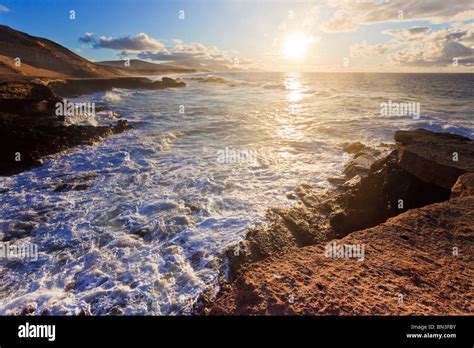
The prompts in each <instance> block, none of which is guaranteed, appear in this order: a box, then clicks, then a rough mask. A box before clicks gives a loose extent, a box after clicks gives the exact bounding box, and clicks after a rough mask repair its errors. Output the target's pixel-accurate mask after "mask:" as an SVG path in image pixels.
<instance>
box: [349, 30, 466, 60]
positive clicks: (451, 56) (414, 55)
mask: <svg viewBox="0 0 474 348" xmlns="http://www.w3.org/2000/svg"><path fill="white" fill-rule="evenodd" d="M383 33H384V34H386V35H390V36H392V37H393V39H392V40H391V41H389V42H388V43H383V44H375V45H370V44H368V43H367V42H366V41H362V42H360V43H356V44H354V45H352V46H351V47H350V51H351V56H352V57H374V56H387V59H388V62H389V63H391V64H396V65H405V66H419V67H442V66H448V65H451V64H452V63H453V61H454V60H455V59H457V60H458V63H459V65H469V64H472V63H473V62H474V24H471V25H465V26H461V27H458V28H447V29H440V30H437V31H430V29H429V28H426V27H418V28H410V29H397V30H386V31H384V32H383Z"/></svg>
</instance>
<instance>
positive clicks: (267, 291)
mask: <svg viewBox="0 0 474 348" xmlns="http://www.w3.org/2000/svg"><path fill="white" fill-rule="evenodd" d="M395 141H396V146H395V148H394V149H390V147H386V146H382V147H381V148H378V149H370V148H368V147H366V146H364V145H363V144H360V143H359V144H357V143H356V144H348V145H347V147H346V148H345V150H346V151H347V152H350V153H352V154H353V159H352V160H351V161H350V162H349V163H348V164H347V165H346V168H345V170H344V176H341V177H340V178H330V179H329V180H330V181H331V182H333V183H334V184H335V188H334V189H331V190H328V191H327V192H325V193H323V194H320V193H317V192H316V191H315V190H313V189H312V188H311V187H310V186H307V185H302V186H301V187H299V188H298V189H297V190H296V194H295V198H296V199H297V200H298V203H297V204H295V205H294V206H292V207H290V208H275V209H270V210H269V212H268V223H266V224H265V225H262V226H258V227H256V228H253V229H251V230H250V231H249V232H248V234H247V236H246V238H245V240H244V241H242V242H240V243H239V244H238V245H236V246H235V247H232V248H229V249H228V250H227V251H226V253H225V258H226V260H227V262H228V264H229V279H228V281H227V282H224V283H223V284H221V289H220V292H219V293H218V294H217V296H216V297H215V298H214V299H210V298H208V297H206V296H203V298H202V299H200V300H199V301H198V303H197V305H196V313H204V314H211V315H242V314H245V315H247V314H251V315H253V314H256V315H279V314H280V315H281V314H310V315H314V314H316V315H341V314H342V315H374V314H385V315H390V314H391V315H398V314H412V315H422V314H435V315H441V314H472V312H473V308H472V291H471V294H470V293H469V291H468V289H469V288H470V286H471V285H472V284H471V279H472V275H473V274H472V269H473V267H472V266H473V260H472V258H470V256H469V255H472V252H473V250H474V234H473V233H474V213H473V212H474V210H473V207H474V197H473V195H472V194H473V190H474V179H473V178H474V174H472V173H474V141H472V140H470V139H467V138H464V137H460V136H457V135H452V134H445V133H433V132H429V131H426V130H421V129H418V130H413V131H398V132H396V133H395ZM334 241H336V242H337V243H339V244H342V245H359V246H363V247H365V251H366V253H365V257H364V259H363V261H361V262H359V261H357V260H354V259H344V258H342V259H340V258H335V259H334V258H330V257H327V255H325V250H326V248H327V247H328V245H330V242H334ZM455 248H457V249H455ZM454 254H456V255H454ZM439 282H441V284H439ZM450 289H451V290H450ZM453 289H455V291H453ZM447 291H450V294H449V293H445V292H447ZM454 294H457V297H456V298H454ZM404 298H406V301H404Z"/></svg>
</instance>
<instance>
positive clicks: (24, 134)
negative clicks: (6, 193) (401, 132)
mask: <svg viewBox="0 0 474 348" xmlns="http://www.w3.org/2000/svg"><path fill="white" fill-rule="evenodd" d="M58 100H60V99H59V98H58V97H56V96H55V94H54V93H53V92H52V91H51V90H50V89H49V88H48V87H46V86H44V85H42V84H39V83H36V82H31V81H25V82H11V81H4V82H0V147H1V148H2V152H1V154H0V175H12V174H16V173H19V172H21V171H23V170H26V169H28V168H32V167H36V166H41V165H42V164H43V160H42V157H43V156H47V155H51V154H54V153H57V152H60V151H64V150H66V149H68V148H71V147H73V146H77V145H90V144H93V143H94V142H97V141H100V140H102V139H103V138H104V137H107V136H110V135H112V134H117V133H120V132H123V131H125V130H127V129H129V128H130V126H129V125H128V124H127V122H126V121H125V120H120V121H119V122H117V124H116V125H115V126H99V127H94V126H90V125H69V126H67V125H65V124H64V123H63V122H62V121H61V120H60V118H58V117H57V116H56V115H55V103H56V102H57V101H58Z"/></svg>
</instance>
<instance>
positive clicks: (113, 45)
mask: <svg viewBox="0 0 474 348" xmlns="http://www.w3.org/2000/svg"><path fill="white" fill-rule="evenodd" d="M94 48H109V49H113V50H126V51H135V52H139V51H144V50H162V49H165V45H164V44H163V43H162V42H160V41H159V40H156V39H153V38H152V37H150V36H148V35H147V34H145V33H139V34H137V35H136V36H124V37H119V38H113V37H110V36H101V37H100V38H99V41H98V42H97V43H96V44H95V45H94Z"/></svg>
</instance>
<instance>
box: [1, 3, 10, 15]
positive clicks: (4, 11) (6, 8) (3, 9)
mask: <svg viewBox="0 0 474 348" xmlns="http://www.w3.org/2000/svg"><path fill="white" fill-rule="evenodd" d="M7 12H10V9H9V8H8V7H6V6H3V5H0V13H7Z"/></svg>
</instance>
